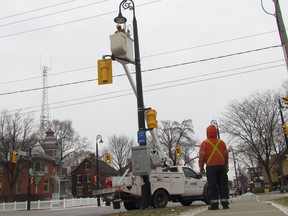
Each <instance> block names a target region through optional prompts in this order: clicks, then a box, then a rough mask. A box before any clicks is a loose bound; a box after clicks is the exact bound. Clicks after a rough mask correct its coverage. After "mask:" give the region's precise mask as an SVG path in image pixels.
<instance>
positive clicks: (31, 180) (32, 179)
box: [30, 176, 35, 185]
mask: <svg viewBox="0 0 288 216" xmlns="http://www.w3.org/2000/svg"><path fill="white" fill-rule="evenodd" d="M34 182H35V178H34V177H33V176H31V177H30V185H32V184H34Z"/></svg>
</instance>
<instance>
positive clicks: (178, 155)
mask: <svg viewBox="0 0 288 216" xmlns="http://www.w3.org/2000/svg"><path fill="white" fill-rule="evenodd" d="M181 154H182V147H181V146H179V145H177V146H176V147H175V155H176V157H180V156H181Z"/></svg>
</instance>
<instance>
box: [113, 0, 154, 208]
mask: <svg viewBox="0 0 288 216" xmlns="http://www.w3.org/2000/svg"><path fill="white" fill-rule="evenodd" d="M121 7H122V8H123V9H124V10H126V9H129V10H133V36H134V52H135V68H136V90H137V108H138V143H139V145H146V144H147V143H146V128H145V115H144V112H145V109H144V102H143V89H142V77H141V64H140V51H139V39H138V29H137V21H136V16H135V4H134V2H133V1H132V0H123V1H122V2H121V3H120V5H119V14H118V16H117V17H116V18H115V19H114V22H116V23H118V24H123V23H126V21H127V19H126V18H125V17H123V15H122V13H121ZM142 178H143V181H144V185H142V188H141V192H142V208H143V209H147V208H149V207H150V206H151V188H150V182H149V175H143V176H142Z"/></svg>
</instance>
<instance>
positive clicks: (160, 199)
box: [152, 189, 169, 208]
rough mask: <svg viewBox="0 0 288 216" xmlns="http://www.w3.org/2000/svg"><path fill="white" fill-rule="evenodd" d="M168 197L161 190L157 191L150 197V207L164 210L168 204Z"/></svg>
mask: <svg viewBox="0 0 288 216" xmlns="http://www.w3.org/2000/svg"><path fill="white" fill-rule="evenodd" d="M168 199H169V195H168V193H167V192H166V191H165V190H163V189H158V190H156V191H155V192H154V194H153V197H152V205H153V207H154V208H165V207H166V205H167V203H168Z"/></svg>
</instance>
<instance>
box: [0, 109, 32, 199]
mask: <svg viewBox="0 0 288 216" xmlns="http://www.w3.org/2000/svg"><path fill="white" fill-rule="evenodd" d="M33 121H34V120H33V118H31V117H30V116H24V115H21V114H20V112H17V113H15V114H13V115H9V114H8V113H7V112H6V111H3V112H2V114H1V116H0V138H1V141H0V164H1V165H2V167H3V173H2V174H3V176H4V177H5V178H6V180H7V182H8V186H9V193H10V196H11V195H12V191H13V189H14V188H15V185H16V182H17V181H18V177H19V176H20V175H21V173H22V172H23V170H27V169H25V167H24V165H25V164H26V163H23V161H24V160H25V158H24V157H22V156H18V161H17V163H16V164H14V163H11V153H12V151H24V152H28V151H29V149H30V148H32V147H33V146H34V145H35V143H36V142H37V134H36V132H35V131H36V130H34V129H35V128H34V122H33ZM9 199H11V197H10V198H9Z"/></svg>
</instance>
